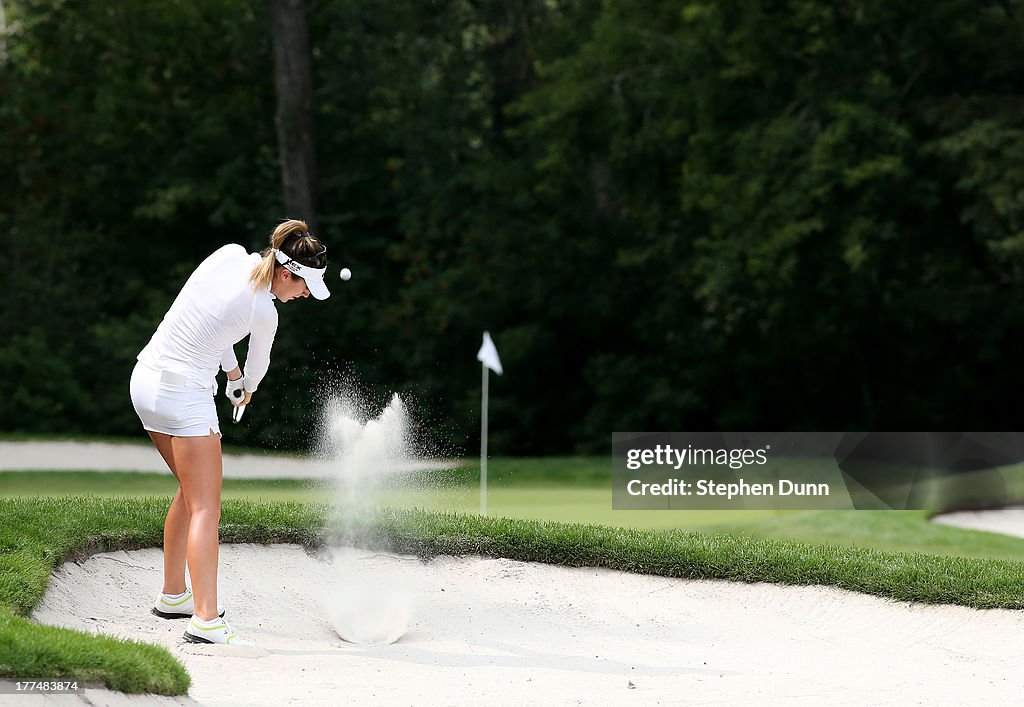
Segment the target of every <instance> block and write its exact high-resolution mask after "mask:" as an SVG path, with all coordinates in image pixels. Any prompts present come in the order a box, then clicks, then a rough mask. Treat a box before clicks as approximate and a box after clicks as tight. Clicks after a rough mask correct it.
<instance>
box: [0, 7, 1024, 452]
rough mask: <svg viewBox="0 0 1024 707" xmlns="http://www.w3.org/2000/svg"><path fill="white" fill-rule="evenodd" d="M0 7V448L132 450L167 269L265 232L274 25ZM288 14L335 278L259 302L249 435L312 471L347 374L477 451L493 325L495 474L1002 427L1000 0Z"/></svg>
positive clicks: (1004, 210)
mask: <svg viewBox="0 0 1024 707" xmlns="http://www.w3.org/2000/svg"><path fill="white" fill-rule="evenodd" d="M5 7H7V12H8V20H9V22H10V23H11V27H10V28H9V31H8V32H7V38H6V45H7V56H6V60H4V59H0V128H2V129H0V194H2V200H0V233H3V238H4V245H5V247H4V250H5V257H4V258H3V261H2V262H0V281H2V282H3V285H4V289H5V295H6V296H5V298H4V299H3V302H2V303H0V378H2V380H3V381H4V386H3V392H4V395H2V396H0V428H3V429H6V430H21V431H34V432H52V431H59V432H92V433H101V434H122V433H132V432H135V431H137V429H138V424H137V421H136V420H135V419H134V415H133V413H132V410H131V405H130V403H129V401H128V395H127V381H128V377H129V372H130V370H131V366H132V363H133V357H134V355H135V353H137V351H138V350H139V349H140V348H141V347H142V346H143V345H144V344H145V342H146V340H147V339H148V337H149V335H150V334H151V333H152V330H153V329H154V328H155V326H156V324H157V322H158V321H159V319H160V317H161V315H162V313H163V312H164V311H165V310H166V308H167V307H168V305H169V304H170V301H171V299H172V298H173V296H174V294H175V293H176V291H177V289H178V288H179V287H180V285H181V284H182V282H183V281H184V279H185V277H187V275H188V273H189V272H190V270H191V268H193V267H194V266H195V265H196V264H197V263H198V262H199V261H200V260H201V259H202V258H203V257H204V256H205V255H207V254H208V253H209V252H211V251H212V250H214V249H215V248H217V247H218V246H220V245H221V244H223V243H225V242H241V243H244V244H245V245H247V246H249V247H250V248H252V249H256V248H258V247H260V246H262V245H263V244H264V240H265V238H266V235H267V233H268V232H269V230H270V228H271V227H272V225H273V224H274V222H275V221H276V220H277V219H278V218H280V217H282V216H285V214H282V213H281V207H280V202H281V197H280V191H281V190H280V185H279V179H280V177H279V174H278V171H277V165H276V163H275V159H276V146H275V143H274V140H275V134H274V126H273V112H274V93H273V76H272V62H271V59H270V32H271V31H272V29H271V27H270V26H269V20H268V18H267V17H266V16H265V15H266V10H265V7H264V5H263V4H260V3H255V4H253V3H244V2H240V0H214V1H204V2H198V1H197V0H174V1H168V2H163V3H159V4H157V5H154V4H153V3H142V2H135V1H128V2H119V3H89V2H84V1H82V0H65V1H62V2H52V1H46V2H42V1H41V0H14V2H7V3H5ZM307 10H308V15H309V21H310V33H311V41H312V45H313V69H314V74H315V75H314V86H315V91H316V129H317V158H318V162H319V173H320V182H319V187H320V193H319V198H318V202H319V204H320V205H321V206H320V209H321V213H320V214H319V215H318V216H319V222H320V224H321V232H322V235H323V237H324V238H325V239H326V240H327V241H328V243H329V244H330V246H331V256H332V258H333V262H334V264H335V266H334V267H337V265H338V264H339V263H340V264H344V265H348V266H350V267H351V268H352V270H353V272H354V273H355V276H354V278H353V280H352V281H351V282H350V283H347V284H345V285H342V283H341V282H340V281H338V280H337V279H334V280H332V283H333V285H332V287H333V289H334V291H335V295H334V297H332V299H331V300H329V301H327V302H326V303H317V302H313V301H303V302H299V303H291V304H287V305H282V307H281V309H282V318H281V328H280V330H279V333H278V341H277V344H276V346H275V351H274V363H273V365H272V368H271V374H270V376H269V377H268V378H267V380H266V382H265V383H264V385H263V386H261V388H260V393H259V395H258V398H257V401H256V403H255V404H254V405H253V408H252V410H251V411H250V413H249V414H248V416H247V420H246V422H247V424H246V425H245V426H244V429H238V430H235V429H232V430H231V432H232V436H233V437H234V438H236V439H237V440H239V441H242V442H244V443H250V444H253V443H254V444H264V445H278V446H284V447H294V446H300V445H302V444H303V443H304V441H305V438H306V437H307V436H308V435H307V434H306V431H307V430H309V429H310V428H311V426H312V425H313V421H314V418H315V414H314V413H315V406H311V405H309V404H308V403H309V401H310V400H311V399H313V398H314V397H315V391H317V390H320V389H322V387H323V383H324V382H325V381H333V380H335V379H336V378H337V377H338V376H340V375H347V376H350V377H354V378H355V379H357V380H359V381H361V382H362V384H363V385H364V386H365V387H366V389H367V390H368V392H369V393H370V394H371V395H374V396H380V397H381V398H384V397H385V396H387V395H388V394H389V393H390V392H391V391H392V390H398V391H401V392H404V393H408V394H411V395H413V396H415V397H416V401H417V402H416V405H417V415H418V417H419V418H420V419H421V420H422V421H423V430H424V434H426V435H427V436H433V437H435V438H437V439H445V440H449V441H450V442H451V443H452V444H454V445H455V446H456V447H461V446H467V447H470V448H471V447H472V444H473V442H474V440H475V434H476V430H477V429H478V417H477V416H478V414H479V413H478V397H479V375H480V374H479V368H478V367H477V366H476V365H475V362H474V360H473V354H474V353H475V351H476V348H477V346H478V345H479V337H480V333H481V331H482V330H483V329H485V328H486V329H490V330H491V332H492V333H493V334H494V336H495V340H496V342H497V344H498V347H499V350H500V352H501V355H502V358H503V360H504V363H505V367H506V375H505V376H503V377H502V378H495V379H494V380H493V382H492V414H491V419H492V430H493V438H492V444H491V447H492V449H493V450H494V451H495V453H497V454H528V453H552V452H566V451H573V450H575V451H604V450H606V448H607V445H608V440H609V435H610V434H611V432H612V431H615V430H640V429H669V430H671V429H700V428H722V429H741V428H748V429H751V428H753V429H764V428H776V429H781V428H785V429H801V428H802V429H1004V428H1006V427H1008V426H1009V427H1013V424H1012V421H1011V420H1012V418H1011V419H1008V418H1007V417H1006V413H1007V411H1010V410H1014V409H1015V407H1012V403H1013V401H1014V400H1015V398H1016V397H1017V393H1016V391H1017V390H1019V388H1020V385H1021V384H1022V383H1024V373H1022V370H1024V369H1022V367H1020V366H1018V365H1015V364H1016V361H1015V353H1016V351H1015V348H1016V347H1015V344H1016V342H1017V341H1019V340H1020V338H1021V334H1022V321H1024V316H1022V315H1024V295H1022V290H1021V287H1020V284H1021V279H1022V277H1024V168H1022V167H1021V164H1022V162H1021V159H1020V158H1021V156H1022V154H1024V100H1022V96H1021V89H1022V87H1024V79H1022V78H1021V77H1022V76H1024V73H1022V72H1021V71H1020V70H1019V69H1020V67H1019V66H1018V65H1019V63H1020V62H1021V61H1022V59H1021V57H1024V51H1022V50H1024V2H1022V1H1021V0H1006V1H1003V2H994V1H992V2H988V1H982V2H977V1H976V0H935V1H934V2H929V3H902V2H889V1H887V0H842V1H839V2H832V3H821V2H815V1H813V0H778V1H767V0H763V1H761V2H753V3H752V2H747V1H744V2H740V1H738V0H716V1H715V2H698V1H692V2H684V3H679V2H669V1H667V0H656V1H653V2H634V1H632V0H603V1H599V0H515V1H514V2H507V1H506V0H500V1H499V0H484V1H482V2H468V1H467V0H450V1H440V0H439V1H437V2H429V3H428V2H416V3H398V4H396V3H390V2H380V1H379V0H357V1H355V2H345V3H337V2H326V1H325V0H308V1H307ZM289 215H294V214H289ZM241 348H242V347H239V349H241ZM239 353H241V350H240V351H239Z"/></svg>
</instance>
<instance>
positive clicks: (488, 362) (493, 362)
mask: <svg viewBox="0 0 1024 707" xmlns="http://www.w3.org/2000/svg"><path fill="white" fill-rule="evenodd" d="M476 360H477V361H480V362H481V363H483V364H484V365H485V366H487V367H488V368H490V369H491V370H492V371H494V372H495V373H497V374H498V375H499V376H500V375H501V374H502V370H501V359H500V358H498V349H496V348H494V342H493V341H491V334H490V332H487V331H485V332H484V343H483V344H482V345H481V346H480V350H479V351H477V352H476Z"/></svg>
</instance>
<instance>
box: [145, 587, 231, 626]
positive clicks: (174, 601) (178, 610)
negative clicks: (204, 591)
mask: <svg viewBox="0 0 1024 707" xmlns="http://www.w3.org/2000/svg"><path fill="white" fill-rule="evenodd" d="M195 610H196V607H195V601H194V600H193V598H192V590H191V589H189V588H186V589H185V592H184V593H183V594H178V595H173V594H171V595H168V594H164V593H162V592H161V593H160V595H159V596H158V597H157V598H156V605H155V606H154V607H153V611H152V613H153V615H154V616H159V617H160V618H161V619H187V618H189V617H190V616H192V614H194V613H195ZM217 614H218V615H219V616H224V607H223V606H221V604H220V602H217Z"/></svg>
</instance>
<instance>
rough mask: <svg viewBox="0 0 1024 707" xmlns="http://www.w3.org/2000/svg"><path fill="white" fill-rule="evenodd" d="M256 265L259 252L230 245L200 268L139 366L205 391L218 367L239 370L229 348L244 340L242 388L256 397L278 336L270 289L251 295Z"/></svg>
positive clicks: (141, 355) (188, 282)
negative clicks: (246, 347)
mask: <svg viewBox="0 0 1024 707" xmlns="http://www.w3.org/2000/svg"><path fill="white" fill-rule="evenodd" d="M259 262H260V255H259V253H248V252H246V250H245V248H243V247H242V246H240V245H235V244H231V245H226V246H224V247H223V248H220V249H219V250H217V251H215V252H214V253H213V254H212V255H210V257H208V258H207V259H206V260H204V261H203V262H202V263H200V265H199V267H198V268H196V269H195V272H193V273H192V275H191V276H190V277H189V279H188V281H187V282H186V283H185V286H184V287H182V288H181V292H180V293H178V296H177V298H176V299H175V300H174V303H173V304H172V305H171V308H170V309H169V310H167V314H165V315H164V319H163V321H162V322H160V326H159V327H157V330H156V333H155V334H153V338H152V339H150V341H149V343H148V344H147V345H146V348H144V349H142V351H141V352H140V353H139V356H138V359H139V361H141V362H142V363H143V364H145V365H147V366H149V367H150V368H154V369H156V370H158V371H172V372H174V373H178V374H181V375H183V376H185V377H186V378H187V379H188V385H189V386H190V387H208V386H211V385H212V384H213V381H214V378H215V377H216V375H217V366H218V365H219V366H220V367H221V368H223V369H224V370H225V371H230V370H232V369H233V368H235V367H236V366H237V365H238V359H237V358H235V351H234V345H235V344H237V343H238V342H239V341H241V340H242V339H244V338H245V337H246V336H247V335H248V336H249V353H248V355H247V356H246V360H245V389H246V390H248V391H250V392H255V391H256V388H257V387H258V386H259V384H260V381H261V380H263V376H265V375H266V373H267V369H268V368H269V367H270V349H271V347H272V346H273V344H274V335H275V334H276V333H277V308H276V307H274V302H273V300H274V296H273V295H272V294H270V289H269V288H266V287H264V288H260V289H259V290H254V289H253V287H252V285H251V284H250V283H249V275H250V274H252V271H253V269H254V268H255V267H256V266H257V265H259Z"/></svg>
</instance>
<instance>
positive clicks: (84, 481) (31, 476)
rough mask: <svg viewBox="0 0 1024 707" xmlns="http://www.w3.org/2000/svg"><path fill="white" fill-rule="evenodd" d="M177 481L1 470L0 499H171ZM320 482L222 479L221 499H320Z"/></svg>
mask: <svg viewBox="0 0 1024 707" xmlns="http://www.w3.org/2000/svg"><path fill="white" fill-rule="evenodd" d="M177 489H178V482H177V481H176V480H175V478H174V477H173V476H171V473H170V472H169V471H168V472H167V473H165V474H147V473H138V472H133V471H102V472H100V471H0V498H15V497H19V496H101V497H106V498H113V497H122V496H128V497H144V496H166V497H168V498H170V497H171V496H173V495H174V493H175V491H177ZM324 493H325V492H324V489H323V484H322V483H316V482H313V481H307V480H302V479H225V480H224V490H223V497H224V498H243V499H248V500H262V501H301V502H305V503H309V502H318V501H319V502H323V501H324V499H325V496H324Z"/></svg>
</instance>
